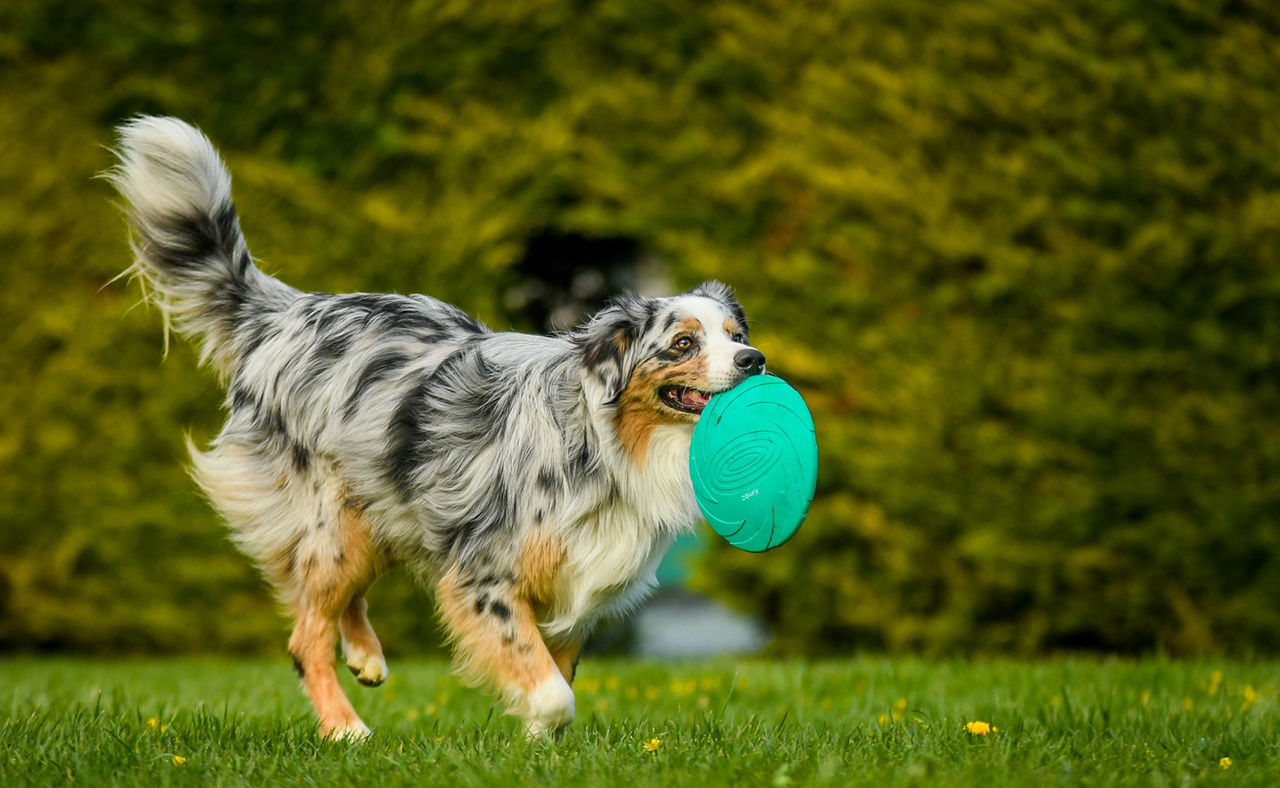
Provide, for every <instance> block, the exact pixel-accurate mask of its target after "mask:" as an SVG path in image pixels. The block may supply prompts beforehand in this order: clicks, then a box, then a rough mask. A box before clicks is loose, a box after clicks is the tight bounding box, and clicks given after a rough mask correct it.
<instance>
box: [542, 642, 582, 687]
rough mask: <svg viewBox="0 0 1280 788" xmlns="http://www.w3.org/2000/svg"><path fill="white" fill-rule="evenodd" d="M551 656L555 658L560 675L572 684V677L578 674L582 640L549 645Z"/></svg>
mask: <svg viewBox="0 0 1280 788" xmlns="http://www.w3.org/2000/svg"><path fill="white" fill-rule="evenodd" d="M550 649H551V658H552V659H554V660H555V662H556V667H557V668H559V669H560V675H561V676H564V680H565V681H567V682H569V686H573V677H574V676H576V675H577V674H578V659H579V658H580V657H581V656H582V642H581V641H578V642H574V643H566V644H564V645H555V646H551V647H550Z"/></svg>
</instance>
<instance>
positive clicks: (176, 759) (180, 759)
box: [173, 755, 187, 766]
mask: <svg viewBox="0 0 1280 788" xmlns="http://www.w3.org/2000/svg"><path fill="white" fill-rule="evenodd" d="M186 762H187V759H186V758H183V757H182V756H181V755H175V756H173V765H174V766H181V765H182V764H184V763H186Z"/></svg>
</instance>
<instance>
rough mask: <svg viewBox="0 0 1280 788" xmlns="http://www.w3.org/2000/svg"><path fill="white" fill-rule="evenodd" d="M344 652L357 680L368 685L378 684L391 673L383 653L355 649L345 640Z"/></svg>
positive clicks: (348, 665) (374, 685)
mask: <svg viewBox="0 0 1280 788" xmlns="http://www.w3.org/2000/svg"><path fill="white" fill-rule="evenodd" d="M342 653H343V654H344V655H346V658H347V668H349V669H350V670H351V672H352V673H353V674H354V675H355V677H356V681H358V682H360V683H361V684H363V685H365V686H366V687H376V686H378V685H379V684H381V683H382V682H384V681H386V680H387V676H389V675H390V674H391V671H390V670H388V669H387V661H386V660H385V659H383V658H382V656H381V655H378V654H368V653H365V652H364V651H362V650H360V649H353V648H351V647H350V646H348V645H347V644H346V643H345V642H344V643H343V644H342Z"/></svg>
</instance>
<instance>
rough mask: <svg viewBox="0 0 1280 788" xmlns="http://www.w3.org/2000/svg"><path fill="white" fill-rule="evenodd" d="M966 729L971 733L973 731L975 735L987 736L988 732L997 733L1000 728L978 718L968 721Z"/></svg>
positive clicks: (965, 725)
mask: <svg viewBox="0 0 1280 788" xmlns="http://www.w3.org/2000/svg"><path fill="white" fill-rule="evenodd" d="M964 729H965V730H967V731H968V732H969V733H972V734H973V735H974V736H986V735H987V734H988V733H995V732H996V731H998V730H1000V729H999V728H997V727H995V726H993V725H992V724H991V723H989V722H981V721H978V720H974V721H973V722H966V723H965V724H964Z"/></svg>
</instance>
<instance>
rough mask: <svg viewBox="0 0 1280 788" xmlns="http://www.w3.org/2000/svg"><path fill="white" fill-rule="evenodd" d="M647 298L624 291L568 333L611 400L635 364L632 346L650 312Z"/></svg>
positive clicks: (622, 386)
mask: <svg viewBox="0 0 1280 788" xmlns="http://www.w3.org/2000/svg"><path fill="white" fill-rule="evenodd" d="M654 305H655V302H654V300H653V299H651V298H643V297H641V296H636V295H625V296H621V297H619V298H616V299H614V300H613V301H611V302H610V303H609V305H608V306H606V307H605V308H604V309H602V310H600V311H599V312H597V313H596V315H595V316H594V317H592V318H591V320H589V321H588V322H587V323H585V324H584V325H582V326H581V327H580V328H579V329H578V330H577V331H575V332H574V333H573V335H572V337H571V338H572V340H573V342H574V344H575V345H576V346H577V347H578V351H579V352H580V353H581V354H582V364H583V366H584V367H585V368H586V369H587V371H588V372H590V373H592V374H593V375H595V376H596V377H597V378H598V379H599V380H600V382H601V384H603V385H604V390H605V396H606V397H607V398H608V399H609V400H614V399H616V398H617V397H618V395H619V394H621V393H622V390H623V389H625V388H626V387H627V382H628V381H629V380H630V379H631V373H632V371H634V369H635V366H636V355H637V352H636V346H637V344H638V343H639V340H640V335H641V333H643V331H644V326H645V322H646V320H648V319H649V316H650V315H652V314H653V312H654Z"/></svg>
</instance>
